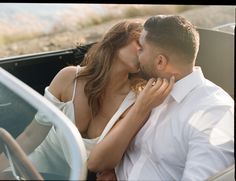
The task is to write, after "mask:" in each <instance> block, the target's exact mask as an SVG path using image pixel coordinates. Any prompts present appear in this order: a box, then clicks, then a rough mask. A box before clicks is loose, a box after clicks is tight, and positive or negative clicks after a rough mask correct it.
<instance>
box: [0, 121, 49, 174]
mask: <svg viewBox="0 0 236 181" xmlns="http://www.w3.org/2000/svg"><path fill="white" fill-rule="evenodd" d="M50 128H51V126H44V125H40V124H39V123H37V122H36V121H34V120H33V121H32V122H31V123H30V124H29V125H28V126H27V128H26V129H25V130H24V131H23V132H22V133H21V134H20V135H19V136H18V137H17V139H16V141H17V142H18V144H19V145H20V146H21V148H22V149H23V150H24V151H25V153H26V154H30V153H31V152H32V151H33V150H34V149H35V148H36V147H37V146H38V145H40V143H41V142H42V141H43V140H44V138H45V137H46V135H47V134H48V132H49V130H50ZM0 163H1V164H0V170H1V171H2V170H4V169H6V168H7V167H8V166H9V164H8V160H7V158H6V157H5V154H3V153H2V154H1V155H0Z"/></svg>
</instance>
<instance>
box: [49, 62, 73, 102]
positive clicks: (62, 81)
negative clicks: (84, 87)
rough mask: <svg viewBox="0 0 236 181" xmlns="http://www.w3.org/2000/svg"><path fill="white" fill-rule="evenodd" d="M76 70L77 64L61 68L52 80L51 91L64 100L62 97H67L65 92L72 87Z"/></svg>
mask: <svg viewBox="0 0 236 181" xmlns="http://www.w3.org/2000/svg"><path fill="white" fill-rule="evenodd" d="M76 70H77V67H76V66H68V67H65V68H63V69H61V70H60V71H59V72H58V73H57V74H56V76H55V77H54V78H53V80H52V81H51V83H50V85H49V91H50V92H51V93H52V94H53V95H54V96H55V97H57V98H58V99H59V100H62V97H65V95H63V94H65V93H66V92H68V91H67V90H68V89H72V87H73V84H74V79H75V75H76Z"/></svg>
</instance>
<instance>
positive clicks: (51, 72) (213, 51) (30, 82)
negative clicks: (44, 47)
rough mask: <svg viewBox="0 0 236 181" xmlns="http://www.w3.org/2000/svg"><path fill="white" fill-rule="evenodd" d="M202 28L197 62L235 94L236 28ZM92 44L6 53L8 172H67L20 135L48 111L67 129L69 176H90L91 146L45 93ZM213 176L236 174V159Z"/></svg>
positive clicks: (3, 116)
mask: <svg viewBox="0 0 236 181" xmlns="http://www.w3.org/2000/svg"><path fill="white" fill-rule="evenodd" d="M231 26H232V25H231ZM233 26H234V25H233ZM199 32H200V36H201V40H200V41H201V42H200V50H199V55H198V58H197V62H196V63H197V65H200V66H201V67H202V70H203V72H204V74H205V76H206V77H207V78H208V79H210V80H211V81H213V82H215V83H216V84H218V85H219V86H221V87H223V88H224V89H225V90H226V91H227V92H228V93H229V94H230V95H231V96H232V97H233V98H234V34H232V33H226V32H223V31H220V29H214V30H212V29H211V30H209V29H202V28H199ZM90 46H91V44H88V45H83V46H80V47H78V48H74V49H67V50H59V51H53V52H46V53H45V52H44V53H38V54H30V55H24V56H17V57H9V58H3V59H0V127H1V128H0V152H4V153H5V154H6V155H7V157H8V160H9V163H10V166H11V172H10V173H9V172H8V174H5V178H8V179H17V180H22V179H29V180H43V179H48V178H53V179H54V180H57V179H60V176H63V175H62V173H58V175H57V174H54V175H50V173H48V174H49V175H48V177H46V176H45V175H42V174H41V173H40V172H38V171H37V169H36V168H35V166H34V165H33V164H32V163H31V162H30V161H29V159H28V158H27V156H26V154H25V153H24V152H23V151H22V149H21V148H20V147H19V145H18V144H17V143H16V141H15V138H16V137H17V135H19V134H20V133H21V132H22V131H23V130H24V128H25V127H26V126H27V125H28V124H29V123H30V122H31V121H32V118H33V116H34V115H35V113H36V112H37V111H43V112H44V113H45V115H46V116H47V117H48V118H49V119H51V120H52V121H53V124H55V125H56V126H57V127H59V128H62V129H63V134H64V136H65V139H66V141H67V142H68V147H69V150H70V154H71V158H72V159H71V160H72V168H71V170H70V175H69V177H67V178H66V180H85V179H86V176H87V169H86V157H85V154H86V152H85V147H84V145H83V141H82V139H81V135H80V134H79V132H78V131H77V129H76V127H75V126H74V125H73V124H72V123H71V122H70V121H68V120H67V119H68V118H67V117H66V116H65V115H64V114H63V113H62V112H60V111H59V110H58V109H57V108H56V107H54V105H52V104H51V103H50V102H49V101H47V100H46V99H45V98H44V97H43V96H42V94H43V91H44V88H45V87H46V86H47V85H49V83H50V82H51V80H52V78H53V77H54V76H55V75H56V73H57V72H58V71H59V70H60V69H62V68H63V67H65V66H67V65H77V64H80V63H81V62H82V60H83V57H84V54H85V53H86V51H87V49H88V48H89V47H90ZM0 164H1V163H0ZM50 176H51V177H50ZM208 180H211V181H213V180H214V181H220V180H221V181H223V180H224V181H233V180H235V179H234V165H232V166H231V167H229V168H227V169H226V170H222V171H221V172H220V173H218V174H217V175H215V176H214V177H212V178H209V179H208Z"/></svg>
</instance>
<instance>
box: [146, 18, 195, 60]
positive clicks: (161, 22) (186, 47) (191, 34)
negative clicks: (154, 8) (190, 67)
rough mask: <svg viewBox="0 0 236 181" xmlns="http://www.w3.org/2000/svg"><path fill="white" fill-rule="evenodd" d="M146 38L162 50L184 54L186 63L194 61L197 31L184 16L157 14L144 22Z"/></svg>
mask: <svg viewBox="0 0 236 181" xmlns="http://www.w3.org/2000/svg"><path fill="white" fill-rule="evenodd" d="M144 29H145V30H146V31H147V35H146V40H147V41H148V42H152V43H153V44H154V45H155V46H157V47H160V48H162V49H164V50H167V51H171V52H174V53H177V54H180V55H182V56H184V61H186V63H192V62H194V61H195V59H196V56H197V53H198V49H199V33H198V31H197V30H196V28H195V27H194V26H193V25H192V24H191V23H190V22H189V21H188V20H187V19H185V18H184V17H181V16H178V15H157V16H152V17H150V18H149V19H148V20H147V21H146V22H145V23H144Z"/></svg>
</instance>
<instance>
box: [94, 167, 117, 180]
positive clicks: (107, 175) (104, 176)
mask: <svg viewBox="0 0 236 181" xmlns="http://www.w3.org/2000/svg"><path fill="white" fill-rule="evenodd" d="M96 180H97V181H116V180H117V179H116V174H115V170H114V169H113V170H107V171H103V172H101V173H98V174H97V179H96Z"/></svg>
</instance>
